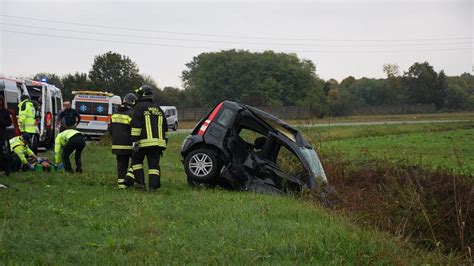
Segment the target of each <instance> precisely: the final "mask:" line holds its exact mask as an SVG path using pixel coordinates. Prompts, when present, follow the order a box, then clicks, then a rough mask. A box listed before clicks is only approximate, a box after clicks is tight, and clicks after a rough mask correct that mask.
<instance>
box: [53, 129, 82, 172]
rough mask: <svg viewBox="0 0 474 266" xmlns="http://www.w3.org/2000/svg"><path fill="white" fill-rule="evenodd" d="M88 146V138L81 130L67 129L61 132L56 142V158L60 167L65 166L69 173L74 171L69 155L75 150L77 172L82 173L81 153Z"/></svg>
mask: <svg viewBox="0 0 474 266" xmlns="http://www.w3.org/2000/svg"><path fill="white" fill-rule="evenodd" d="M85 146H86V140H85V139H84V136H83V135H82V133H81V132H79V131H77V130H75V129H66V130H64V131H63V132H61V133H59V134H58V136H57V137H56V140H55V144H54V153H55V155H54V160H55V163H56V165H58V169H62V168H64V169H65V170H66V172H68V173H74V171H73V170H72V167H71V162H70V161H69V156H70V155H71V154H72V153H73V152H74V151H75V159H76V173H82V161H81V153H82V150H83V149H84V147H85Z"/></svg>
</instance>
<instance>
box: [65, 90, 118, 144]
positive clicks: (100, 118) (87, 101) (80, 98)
mask: <svg viewBox="0 0 474 266" xmlns="http://www.w3.org/2000/svg"><path fill="white" fill-rule="evenodd" d="M72 94H73V95H74V99H73V100H72V107H73V108H74V109H76V110H77V111H78V112H79V114H80V115H81V122H80V123H79V125H77V128H76V129H77V130H79V131H80V132H82V133H83V134H84V135H86V136H89V137H100V136H102V135H104V134H105V133H106V132H107V130H108V127H109V123H110V117H111V116H112V114H113V113H115V112H116V111H117V109H118V107H119V106H120V104H121V103H122V99H121V98H120V96H117V95H114V94H113V93H109V92H101V91H73V92H72Z"/></svg>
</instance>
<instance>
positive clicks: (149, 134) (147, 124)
mask: <svg viewBox="0 0 474 266" xmlns="http://www.w3.org/2000/svg"><path fill="white" fill-rule="evenodd" d="M145 128H146V138H147V139H152V138H153V132H152V131H151V120H150V115H145Z"/></svg>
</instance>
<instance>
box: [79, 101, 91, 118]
mask: <svg viewBox="0 0 474 266" xmlns="http://www.w3.org/2000/svg"><path fill="white" fill-rule="evenodd" d="M76 110H77V111H78V112H79V113H80V114H85V115H90V114H92V103H90V102H79V101H77V102H76Z"/></svg>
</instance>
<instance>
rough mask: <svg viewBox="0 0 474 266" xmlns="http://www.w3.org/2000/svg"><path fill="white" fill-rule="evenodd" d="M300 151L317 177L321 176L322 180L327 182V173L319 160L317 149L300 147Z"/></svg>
mask: <svg viewBox="0 0 474 266" xmlns="http://www.w3.org/2000/svg"><path fill="white" fill-rule="evenodd" d="M300 151H301V153H302V154H303V156H304V158H305V159H306V161H307V162H308V164H309V168H310V169H311V172H313V174H314V175H315V176H316V177H319V178H321V181H323V182H327V178H326V173H325V172H324V169H323V166H322V164H321V161H320V160H319V157H318V155H317V154H316V151H314V150H313V149H308V148H305V147H300Z"/></svg>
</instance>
